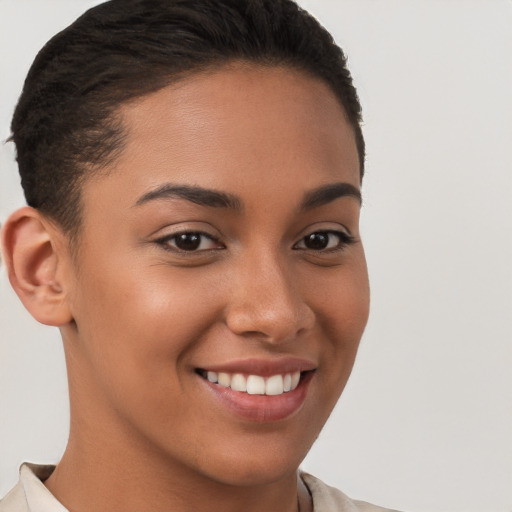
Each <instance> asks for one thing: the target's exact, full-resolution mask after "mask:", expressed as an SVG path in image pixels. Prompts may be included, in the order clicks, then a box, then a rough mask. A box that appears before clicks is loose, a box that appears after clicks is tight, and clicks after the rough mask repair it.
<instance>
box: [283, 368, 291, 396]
mask: <svg viewBox="0 0 512 512" xmlns="http://www.w3.org/2000/svg"><path fill="white" fill-rule="evenodd" d="M291 389H292V376H291V375H290V374H289V373H287V374H286V375H285V376H284V379H283V391H284V392H285V393H287V392H288V391H290V390H291Z"/></svg>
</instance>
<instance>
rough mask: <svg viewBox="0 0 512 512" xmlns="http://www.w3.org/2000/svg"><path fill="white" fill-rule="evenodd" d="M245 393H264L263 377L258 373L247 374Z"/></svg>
mask: <svg viewBox="0 0 512 512" xmlns="http://www.w3.org/2000/svg"><path fill="white" fill-rule="evenodd" d="M247 393H249V395H264V394H265V379H264V378H263V377H260V376H259V375H249V377H247Z"/></svg>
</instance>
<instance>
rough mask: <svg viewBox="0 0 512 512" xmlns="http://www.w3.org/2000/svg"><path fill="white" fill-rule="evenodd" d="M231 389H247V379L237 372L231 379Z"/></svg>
mask: <svg viewBox="0 0 512 512" xmlns="http://www.w3.org/2000/svg"><path fill="white" fill-rule="evenodd" d="M231 389H233V390H234V391H244V392H245V391H247V379H246V378H245V377H244V376H243V375H242V374H241V373H235V375H233V378H232V379H231Z"/></svg>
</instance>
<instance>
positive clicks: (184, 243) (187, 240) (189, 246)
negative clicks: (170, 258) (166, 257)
mask: <svg viewBox="0 0 512 512" xmlns="http://www.w3.org/2000/svg"><path fill="white" fill-rule="evenodd" d="M200 244H201V235H198V234H197V233H183V234H181V235H178V236H177V237H176V246H177V247H178V248H179V249H182V250H184V251H193V250H195V249H197V248H198V247H199V245H200Z"/></svg>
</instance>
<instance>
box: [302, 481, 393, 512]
mask: <svg viewBox="0 0 512 512" xmlns="http://www.w3.org/2000/svg"><path fill="white" fill-rule="evenodd" d="M300 476H301V478H302V480H303V482H304V483H305V484H306V487H307V488H308V490H309V492H310V494H311V497H312V499H313V508H314V512H397V511H396V510H395V511H393V510H391V509H389V508H383V507H378V506H377V505H372V504H371V503H366V502H365V501H357V500H352V499H350V498H349V497H348V496H347V495H346V494H344V493H342V492H341V491H340V490H338V489H336V488H334V487H331V486H329V485H326V484H324V483H323V482H322V481H321V480H319V479H318V478H315V477H314V476H312V475H309V474H308V473H304V472H301V473H300Z"/></svg>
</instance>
